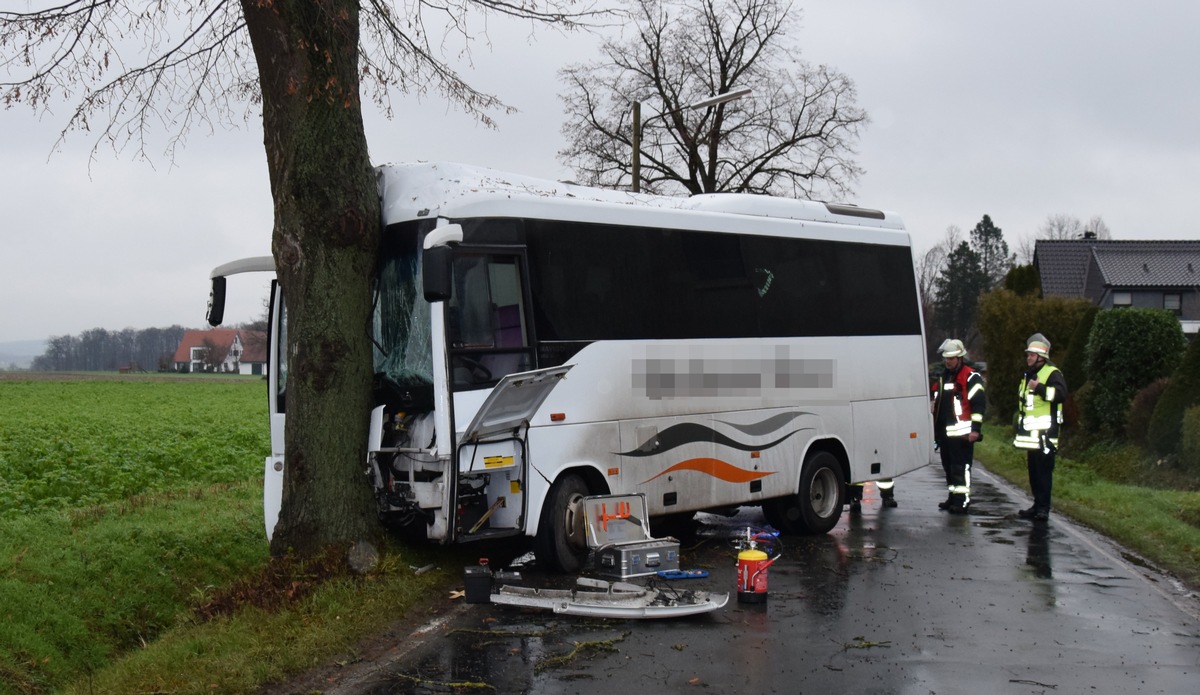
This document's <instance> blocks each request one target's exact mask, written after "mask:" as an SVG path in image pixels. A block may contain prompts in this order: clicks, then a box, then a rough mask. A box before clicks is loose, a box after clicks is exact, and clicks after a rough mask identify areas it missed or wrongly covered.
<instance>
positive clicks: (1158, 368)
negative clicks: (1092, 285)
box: [1067, 309, 1187, 438]
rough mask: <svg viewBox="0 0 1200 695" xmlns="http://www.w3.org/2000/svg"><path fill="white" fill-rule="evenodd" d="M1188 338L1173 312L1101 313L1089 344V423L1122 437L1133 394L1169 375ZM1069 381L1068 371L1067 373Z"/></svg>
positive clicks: (1086, 410)
mask: <svg viewBox="0 0 1200 695" xmlns="http://www.w3.org/2000/svg"><path fill="white" fill-rule="evenodd" d="M1186 344H1187V341H1186V339H1185V338H1184V337H1183V329H1182V328H1180V326H1179V321H1178V320H1177V319H1176V318H1175V316H1174V314H1172V313H1171V312H1169V311H1166V310H1164V309H1118V310H1109V311H1101V312H1100V313H1098V314H1097V315H1096V320H1095V322H1094V323H1093V324H1092V331H1091V334H1090V335H1089V336H1088V342H1087V350H1086V352H1087V358H1086V359H1087V365H1086V369H1087V373H1088V374H1090V375H1091V378H1090V379H1089V380H1088V383H1090V384H1092V385H1093V387H1094V388H1093V392H1092V394H1091V395H1090V397H1089V398H1088V400H1087V406H1086V408H1084V409H1083V412H1082V414H1083V420H1084V424H1085V426H1087V427H1089V428H1090V429H1091V431H1092V432H1093V433H1095V434H1103V435H1105V436H1108V437H1111V438H1119V437H1120V436H1122V435H1123V434H1124V430H1125V418H1126V414H1127V413H1128V412H1129V404H1130V402H1131V401H1132V400H1133V396H1134V394H1135V393H1137V392H1138V390H1140V389H1141V388H1143V387H1145V386H1147V385H1148V384H1150V383H1151V382H1152V381H1154V380H1155V379H1159V378H1161V377H1164V376H1169V375H1170V374H1171V372H1173V371H1174V370H1175V367H1176V366H1177V365H1178V364H1179V360H1180V358H1181V357H1182V356H1183V351H1184V348H1185V347H1186ZM1067 379H1068V381H1067V383H1068V384H1070V375H1069V374H1068V375H1067Z"/></svg>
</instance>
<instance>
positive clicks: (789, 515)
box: [763, 451, 846, 535]
mask: <svg viewBox="0 0 1200 695" xmlns="http://www.w3.org/2000/svg"><path fill="white" fill-rule="evenodd" d="M845 487H846V480H845V476H843V475H842V466H841V463H840V462H838V459H837V457H836V456H834V455H833V454H831V453H829V452H828V451H818V452H817V453H815V454H813V455H812V456H810V457H809V458H808V460H807V461H805V462H804V468H803V469H802V470H801V471H800V489H799V491H798V492H797V494H795V495H787V496H786V497H777V498H775V499H771V500H766V501H764V502H763V514H764V515H765V516H766V517H767V521H768V522H769V523H770V524H771V525H772V526H774V527H775V528H776V529H778V530H780V531H782V532H784V533H786V534H790V535H818V534H822V533H828V532H829V530H830V529H832V528H833V527H834V526H836V525H837V522H838V519H841V518H842V494H843V489H844V488H845Z"/></svg>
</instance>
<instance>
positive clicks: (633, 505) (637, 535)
mask: <svg viewBox="0 0 1200 695" xmlns="http://www.w3.org/2000/svg"><path fill="white" fill-rule="evenodd" d="M583 502H584V519H585V520H586V522H587V539H588V546H589V547H591V548H593V549H594V550H595V553H594V556H593V557H594V559H593V567H594V569H595V571H596V572H597V573H599V574H602V575H608V576H613V577H618V578H620V579H627V578H629V577H641V576H646V575H650V574H654V573H656V572H659V571H661V570H676V569H679V541H677V540H675V539H674V538H651V537H650V526H649V520H648V518H647V515H646V496H645V495H641V494H638V495H597V496H594V497H587V498H585V499H584V501H583Z"/></svg>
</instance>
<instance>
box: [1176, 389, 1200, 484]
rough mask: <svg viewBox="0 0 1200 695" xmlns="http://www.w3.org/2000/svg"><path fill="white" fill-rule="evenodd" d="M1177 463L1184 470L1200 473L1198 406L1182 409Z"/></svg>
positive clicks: (1199, 412) (1199, 408)
mask: <svg viewBox="0 0 1200 695" xmlns="http://www.w3.org/2000/svg"><path fill="white" fill-rule="evenodd" d="M1179 429H1180V430H1181V435H1180V440H1181V441H1180V445H1179V460H1178V464H1179V467H1180V468H1181V469H1183V470H1184V471H1185V472H1190V473H1192V474H1195V475H1200V406H1192V407H1190V408H1187V409H1185V410H1184V411H1183V417H1182V418H1181V419H1180V425H1179Z"/></svg>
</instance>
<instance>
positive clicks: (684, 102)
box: [559, 0, 868, 198]
mask: <svg viewBox="0 0 1200 695" xmlns="http://www.w3.org/2000/svg"><path fill="white" fill-rule="evenodd" d="M790 9H791V5H790V4H789V3H787V2H784V1H783V0H631V9H630V14H631V16H632V17H633V21H634V22H635V24H636V27H635V28H634V30H633V33H634V35H633V36H632V38H629V39H627V40H614V41H609V42H606V43H605V44H604V46H603V48H602V51H603V53H604V58H603V59H602V60H599V61H597V62H593V63H586V64H580V65H574V66H571V67H568V68H566V69H564V70H563V71H562V72H561V76H562V78H563V79H564V81H565V82H566V94H565V95H564V96H563V102H564V110H565V112H566V119H565V121H564V124H563V128H562V132H563V134H564V135H565V136H566V138H567V141H568V144H567V146H566V147H565V148H564V149H563V150H561V151H560V152H559V157H560V159H561V160H562V161H563V162H565V163H567V164H568V165H569V166H571V167H573V168H574V169H575V170H576V175H577V176H578V177H579V178H580V179H581V180H583V181H585V182H587V183H589V184H595V185H602V186H613V187H618V188H619V187H629V186H631V184H632V176H633V174H632V164H631V158H632V157H631V155H632V146H633V141H632V136H633V124H632V122H631V121H632V116H631V113H632V106H633V102H634V101H644V102H646V103H647V104H655V105H657V106H658V107H659V109H660V110H659V112H658V113H657V114H654V115H650V116H649V117H644V118H642V126H643V128H642V130H643V132H642V138H641V148H640V151H641V159H642V170H641V178H642V188H643V189H644V190H647V191H653V192H660V193H669V192H683V191H686V192H689V193H708V192H717V191H734V192H746V193H772V194H776V195H787V196H803V197H812V196H814V195H815V194H821V195H824V194H825V193H826V192H829V193H830V194H832V196H834V197H835V198H840V197H845V196H849V195H850V194H851V193H852V189H851V186H852V184H853V183H854V182H855V181H856V180H857V178H858V177H859V176H860V175H861V174H862V172H863V170H862V169H861V168H860V167H859V166H858V164H857V163H856V162H855V161H854V159H853V155H854V154H855V150H854V146H855V144H856V142H857V139H858V136H859V130H860V128H862V127H863V126H865V125H866V124H867V122H868V118H867V114H866V113H865V112H864V111H863V110H862V109H860V108H859V107H858V106H857V105H856V104H855V97H856V92H855V88H854V83H853V82H852V81H851V80H850V78H849V77H847V76H845V75H844V74H842V73H840V72H838V71H836V70H834V69H833V68H830V67H829V66H826V65H820V66H812V65H809V64H808V63H805V62H803V61H801V60H799V59H798V58H797V56H798V55H799V49H798V48H797V47H796V46H795V45H793V44H790V43H789V42H788V41H787V38H788V32H789V30H791V29H792V28H794V26H795V24H796V22H795V20H794V16H795V15H792V14H791V13H790V12H789V11H790ZM796 14H797V15H798V13H796ZM747 87H748V88H750V89H752V90H753V93H754V95H753V98H751V99H741V100H738V101H730V102H726V103H722V104H718V105H715V106H710V107H707V108H704V109H698V110H693V109H689V108H687V107H688V105H689V104H692V103H696V102H698V101H700V100H702V99H704V98H705V97H708V96H712V95H719V94H724V93H726V92H729V91H731V90H734V89H737V88H747Z"/></svg>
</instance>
